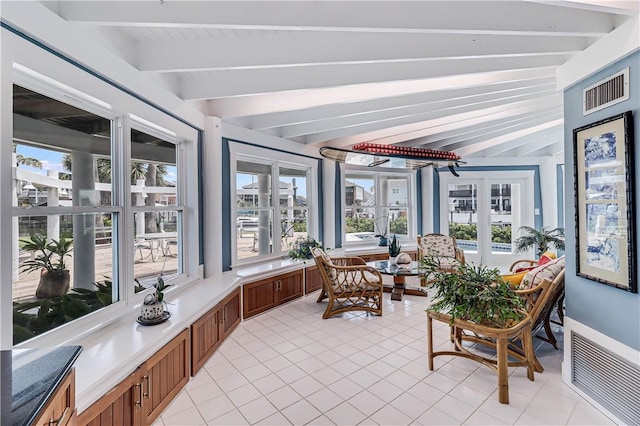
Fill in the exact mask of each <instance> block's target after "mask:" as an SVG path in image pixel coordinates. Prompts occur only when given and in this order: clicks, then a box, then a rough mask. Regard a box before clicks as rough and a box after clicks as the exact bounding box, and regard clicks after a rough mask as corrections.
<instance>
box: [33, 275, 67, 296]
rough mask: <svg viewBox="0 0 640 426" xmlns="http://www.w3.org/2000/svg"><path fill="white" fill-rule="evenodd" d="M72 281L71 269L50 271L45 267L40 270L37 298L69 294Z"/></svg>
mask: <svg viewBox="0 0 640 426" xmlns="http://www.w3.org/2000/svg"><path fill="white" fill-rule="evenodd" d="M70 283H71V275H70V274H69V271H68V270H67V269H65V270H64V271H55V272H49V271H47V270H46V269H43V270H42V271H41V272H40V281H39V282H38V288H37V289H36V298H37V299H50V298H52V297H58V296H62V295H65V294H67V292H68V291H69V285H70Z"/></svg>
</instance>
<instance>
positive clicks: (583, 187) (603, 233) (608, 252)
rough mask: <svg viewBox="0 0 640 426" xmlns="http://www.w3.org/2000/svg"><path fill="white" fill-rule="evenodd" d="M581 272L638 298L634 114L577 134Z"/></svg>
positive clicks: (578, 230) (607, 119) (603, 122)
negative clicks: (634, 185) (629, 292)
mask: <svg viewBox="0 0 640 426" xmlns="http://www.w3.org/2000/svg"><path fill="white" fill-rule="evenodd" d="M573 153H574V154H573V155H574V158H573V160H574V162H573V164H574V177H575V183H574V185H575V205H576V273H577V274H578V275H579V276H581V277H584V278H587V279H590V280H594V281H598V282H600V283H603V284H607V285H611V286H614V287H617V288H621V289H624V290H627V291H631V292H634V293H636V292H637V291H638V287H637V283H636V255H635V225H634V217H635V203H634V201H633V198H634V188H633V180H634V168H633V162H634V157H633V121H632V114H631V111H627V112H625V113H623V114H619V115H616V116H613V117H609V118H606V119H604V120H602V121H599V122H597V123H593V124H589V125H587V126H584V127H580V128H578V129H575V130H574V131H573Z"/></svg>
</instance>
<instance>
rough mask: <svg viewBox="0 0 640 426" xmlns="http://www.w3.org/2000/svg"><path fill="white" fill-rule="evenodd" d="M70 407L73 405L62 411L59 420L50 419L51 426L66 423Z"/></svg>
mask: <svg viewBox="0 0 640 426" xmlns="http://www.w3.org/2000/svg"><path fill="white" fill-rule="evenodd" d="M69 408H71V407H66V408H65V409H64V411H63V412H62V415H61V416H60V418H59V419H58V420H53V419H51V420H49V426H52V425H61V424H64V422H66V421H67V419H66V417H67V414H68V413H69Z"/></svg>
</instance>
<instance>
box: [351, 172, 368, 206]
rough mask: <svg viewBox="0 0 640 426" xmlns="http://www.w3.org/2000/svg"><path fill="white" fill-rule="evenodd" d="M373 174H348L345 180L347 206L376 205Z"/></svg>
mask: <svg viewBox="0 0 640 426" xmlns="http://www.w3.org/2000/svg"><path fill="white" fill-rule="evenodd" d="M374 182H375V181H374V178H373V176H371V177H369V176H364V175H347V176H346V180H345V182H344V191H345V205H347V206H374V205H375V198H374V189H375V183H374Z"/></svg>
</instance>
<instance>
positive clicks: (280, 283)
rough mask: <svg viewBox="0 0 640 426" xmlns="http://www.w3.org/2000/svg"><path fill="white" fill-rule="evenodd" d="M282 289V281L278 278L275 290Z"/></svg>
mask: <svg viewBox="0 0 640 426" xmlns="http://www.w3.org/2000/svg"><path fill="white" fill-rule="evenodd" d="M280 290H282V282H281V281H280V280H278V281H276V291H280Z"/></svg>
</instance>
